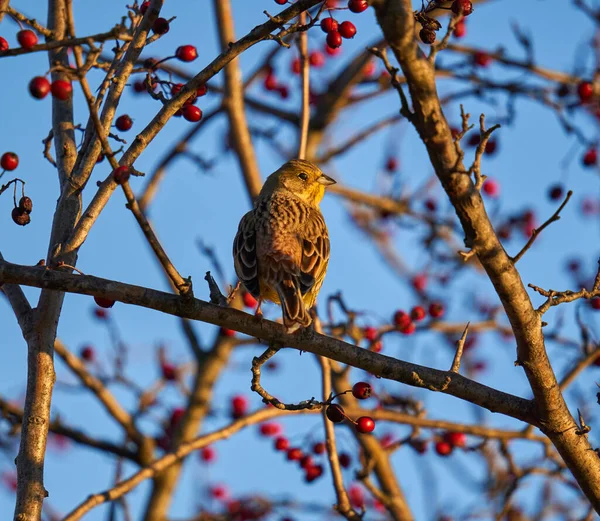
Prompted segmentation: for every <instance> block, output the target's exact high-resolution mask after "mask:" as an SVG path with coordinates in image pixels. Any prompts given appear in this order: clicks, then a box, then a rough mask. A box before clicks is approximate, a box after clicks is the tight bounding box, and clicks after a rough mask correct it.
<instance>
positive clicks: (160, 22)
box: [152, 18, 171, 35]
mask: <svg viewBox="0 0 600 521" xmlns="http://www.w3.org/2000/svg"><path fill="white" fill-rule="evenodd" d="M170 28H171V27H170V25H169V21H168V20H167V19H166V18H157V19H156V20H154V23H153V24H152V31H153V32H154V33H155V34H160V35H163V34H167V33H168V32H169V29H170Z"/></svg>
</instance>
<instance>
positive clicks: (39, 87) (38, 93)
mask: <svg viewBox="0 0 600 521" xmlns="http://www.w3.org/2000/svg"><path fill="white" fill-rule="evenodd" d="M49 93H51V94H52V97H53V98H55V99H57V100H60V101H67V100H68V99H70V98H71V96H72V95H73V85H72V84H71V82H70V81H67V80H54V81H53V82H52V83H50V82H49V81H48V79H47V78H46V77H45V76H36V77H35V78H32V79H31V81H30V82H29V94H31V95H32V96H33V97H34V98H35V99H44V98H45V97H46V96H47V95H48V94H49Z"/></svg>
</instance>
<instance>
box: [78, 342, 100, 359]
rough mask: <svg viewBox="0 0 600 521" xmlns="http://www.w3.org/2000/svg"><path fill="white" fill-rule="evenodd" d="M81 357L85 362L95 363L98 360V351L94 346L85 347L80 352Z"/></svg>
mask: <svg viewBox="0 0 600 521" xmlns="http://www.w3.org/2000/svg"><path fill="white" fill-rule="evenodd" d="M79 356H80V357H81V359H82V360H84V361H85V362H93V361H94V359H95V358H96V351H95V350H94V348H93V347H92V346H83V347H82V348H81V350H80V351H79Z"/></svg>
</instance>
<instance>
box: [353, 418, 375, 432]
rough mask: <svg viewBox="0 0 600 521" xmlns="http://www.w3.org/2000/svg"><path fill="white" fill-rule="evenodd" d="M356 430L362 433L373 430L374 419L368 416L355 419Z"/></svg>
mask: <svg viewBox="0 0 600 521" xmlns="http://www.w3.org/2000/svg"><path fill="white" fill-rule="evenodd" d="M356 430H357V431H358V432H360V433H362V434H368V433H369V432H373V431H374V430H375V420H373V418H371V417H370V416H361V417H360V418H359V419H358V420H356Z"/></svg>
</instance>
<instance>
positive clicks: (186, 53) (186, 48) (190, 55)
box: [175, 45, 198, 62]
mask: <svg viewBox="0 0 600 521" xmlns="http://www.w3.org/2000/svg"><path fill="white" fill-rule="evenodd" d="M175 56H177V58H178V59H179V60H181V61H182V62H193V61H194V60H195V59H196V58H198V50H197V49H196V47H194V46H193V45H181V46H180V47H177V50H176V51H175Z"/></svg>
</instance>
